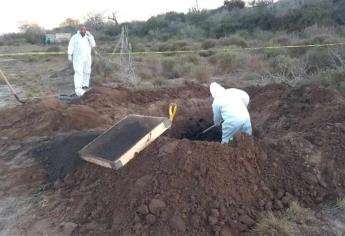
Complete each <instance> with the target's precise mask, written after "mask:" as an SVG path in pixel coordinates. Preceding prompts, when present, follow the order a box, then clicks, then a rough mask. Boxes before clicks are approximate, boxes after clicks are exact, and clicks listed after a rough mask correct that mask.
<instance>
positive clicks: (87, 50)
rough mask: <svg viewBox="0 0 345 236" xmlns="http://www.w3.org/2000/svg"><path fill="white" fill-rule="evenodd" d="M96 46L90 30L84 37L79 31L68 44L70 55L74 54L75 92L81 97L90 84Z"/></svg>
mask: <svg viewBox="0 0 345 236" xmlns="http://www.w3.org/2000/svg"><path fill="white" fill-rule="evenodd" d="M95 46H96V42H95V39H94V37H93V36H92V35H91V34H90V33H89V32H88V31H86V33H85V36H84V37H83V36H81V34H80V32H79V31H78V32H77V33H76V34H75V35H73V36H72V38H71V40H70V42H69V44H68V55H72V56H73V69H74V87H75V93H76V95H77V96H79V97H80V96H83V94H84V93H85V90H84V89H83V87H87V88H88V87H89V86H90V74H91V63H92V61H91V48H93V47H95Z"/></svg>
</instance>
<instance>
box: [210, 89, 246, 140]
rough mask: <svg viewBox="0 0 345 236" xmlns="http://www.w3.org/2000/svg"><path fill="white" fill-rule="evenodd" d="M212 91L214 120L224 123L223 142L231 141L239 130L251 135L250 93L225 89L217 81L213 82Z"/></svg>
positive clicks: (220, 123) (217, 123)
mask: <svg viewBox="0 0 345 236" xmlns="http://www.w3.org/2000/svg"><path fill="white" fill-rule="evenodd" d="M210 92H211V95H212V97H213V103H212V110H213V122H214V124H215V125H217V126H220V125H222V144H224V143H229V141H231V140H232V139H233V136H234V135H235V134H236V133H237V132H243V133H246V134H249V135H251V134H252V124H251V121H250V115H249V112H248V109H247V106H248V104H249V96H248V94H247V93H246V92H245V91H243V90H240V89H235V88H230V89H225V88H223V87H222V86H221V85H219V84H218V83H215V82H213V83H211V85H210ZM222 121H223V123H222Z"/></svg>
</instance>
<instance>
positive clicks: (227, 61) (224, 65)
mask: <svg viewBox="0 0 345 236" xmlns="http://www.w3.org/2000/svg"><path fill="white" fill-rule="evenodd" d="M209 62H210V63H211V64H213V65H215V66H216V69H217V71H218V72H224V73H228V72H231V71H233V70H234V69H235V68H236V67H238V65H239V64H240V60H239V58H238V57H237V54H235V53H233V52H221V53H218V54H215V55H213V56H211V57H210V58H209Z"/></svg>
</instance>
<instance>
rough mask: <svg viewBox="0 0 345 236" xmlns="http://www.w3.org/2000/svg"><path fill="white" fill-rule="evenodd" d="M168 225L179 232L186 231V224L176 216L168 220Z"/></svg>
mask: <svg viewBox="0 0 345 236" xmlns="http://www.w3.org/2000/svg"><path fill="white" fill-rule="evenodd" d="M170 225H171V226H172V227H173V228H174V229H177V230H178V231H180V232H185V231H186V224H185V223H184V221H183V220H182V218H181V217H180V216H178V215H174V216H173V217H172V218H171V219H170Z"/></svg>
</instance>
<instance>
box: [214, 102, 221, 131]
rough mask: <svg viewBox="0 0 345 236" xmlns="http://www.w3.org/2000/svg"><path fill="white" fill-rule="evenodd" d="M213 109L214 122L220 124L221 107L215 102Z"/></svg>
mask: <svg viewBox="0 0 345 236" xmlns="http://www.w3.org/2000/svg"><path fill="white" fill-rule="evenodd" d="M212 110H213V122H214V124H215V125H217V126H219V125H220V124H221V123H222V114H221V112H220V107H219V106H218V105H217V104H215V103H213V104H212Z"/></svg>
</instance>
